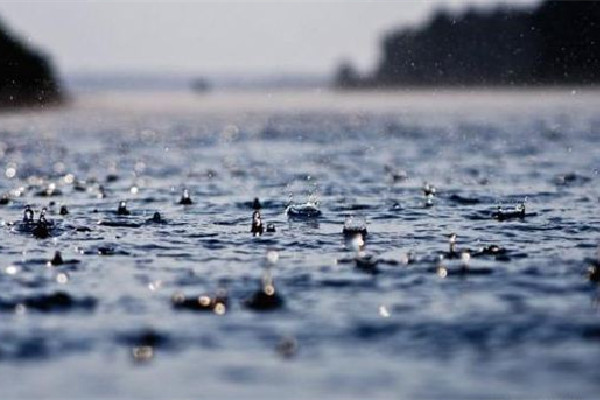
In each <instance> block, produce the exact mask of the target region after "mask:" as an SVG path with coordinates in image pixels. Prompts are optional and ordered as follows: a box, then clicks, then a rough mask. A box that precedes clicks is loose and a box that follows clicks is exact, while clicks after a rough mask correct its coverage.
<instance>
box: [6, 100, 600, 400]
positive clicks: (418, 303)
mask: <svg viewBox="0 0 600 400" xmlns="http://www.w3.org/2000/svg"><path fill="white" fill-rule="evenodd" d="M599 106H600V93H599V92H595V91H566V90H565V91H562V90H557V91H539V92H524V91H523V92H521V91H507V92H472V93H467V92H414V93H411V92H406V93H396V94H393V93H388V94H344V95H342V94H334V93H328V92H304V93H284V92H275V93H271V94H267V93H245V94H241V93H240V94H235V93H230V94H225V93H224V94H211V95H208V96H205V97H193V96H192V95H187V94H181V93H179V94H178V93H160V94H148V93H146V94H132V93H129V94H117V93H107V94H104V95H99V94H95V95H90V96H88V97H85V98H82V99H80V100H79V101H78V102H76V103H74V104H73V105H72V106H71V107H70V108H67V109H62V110H53V111H48V112H45V113H33V112H29V113H22V114H3V115H0V138H1V142H0V150H1V151H0V166H1V167H2V171H1V172H2V178H1V179H0V189H1V190H2V192H4V193H5V194H9V195H10V198H9V202H8V204H3V205H0V220H1V222H2V229H1V230H0V235H1V240H0V246H1V247H0V252H1V254H2V261H1V263H0V271H1V272H0V338H1V340H0V387H1V391H2V395H1V396H0V397H2V398H7V399H10V398H136V397H137V398H157V399H163V398H204V397H206V398H215V397H220V398H259V397H260V398H264V397H267V398H276V397H282V398H303V399H306V398H361V399H363V398H369V399H374V398H407V397H408V398H499V397H509V396H519V397H527V398H541V397H547V398H567V397H570V398H594V397H595V396H597V393H598V391H599V389H600V384H599V383H598V382H600V369H599V368H598V367H599V364H598V360H599V359H600V319H599V318H600V314H599V305H598V304H599V300H598V298H599V292H598V287H597V285H596V284H595V283H592V282H590V281H589V280H588V278H587V277H586V271H587V267H588V266H589V265H590V263H591V262H592V260H593V259H595V254H596V244H597V241H598V239H600V234H599V231H600V227H599V222H600V218H599V216H598V215H599V213H598V206H599V202H600V189H599V186H598V181H599V177H598V169H599V168H600V150H599V149H600V147H599V145H600V115H599V114H598V110H599V109H600V108H599ZM405 176H406V177H407V179H404V178H405ZM394 177H395V178H394ZM424 182H428V183H430V184H432V185H435V187H436V189H437V190H436V195H435V198H434V199H433V206H431V207H424V203H425V198H424V197H423V194H422V192H421V188H422V186H423V184H424ZM50 184H54V185H53V186H49V185H50ZM100 186H102V188H103V189H100ZM49 188H50V189H51V190H50V191H48V189H49ZM184 188H187V189H189V192H190V195H191V198H192V200H193V202H194V204H192V205H187V206H184V205H180V204H177V203H178V201H179V200H180V197H181V193H182V190H183V189H184ZM290 193H291V194H293V200H294V201H296V202H304V201H306V200H307V199H308V197H309V196H311V195H312V196H316V198H317V199H318V201H319V203H320V208H321V211H322V216H321V217H320V218H318V219H311V220H303V221H298V220H288V217H287V216H286V214H285V208H286V205H287V203H288V201H289V199H290ZM48 194H52V195H53V196H51V197H48V196H44V195H48ZM254 197H259V198H260V200H261V203H262V211H261V212H262V219H263V222H264V223H265V224H266V223H273V224H275V227H276V232H275V233H273V234H265V235H263V236H261V237H253V236H252V235H251V233H250V225H251V216H252V200H253V198H254ZM121 200H126V201H128V204H127V207H128V209H129V210H130V211H131V214H130V215H129V216H119V215H116V213H115V211H116V210H117V206H118V203H119V201H121ZM525 200H526V206H527V212H528V213H531V214H532V215H528V216H527V217H526V218H524V219H520V218H516V219H510V220H506V221H498V220H497V219H494V218H492V217H491V213H492V212H493V211H495V210H496V207H497V206H498V205H501V206H503V207H505V208H512V207H513V206H515V205H517V204H519V203H520V202H522V201H525ZM51 202H53V203H52V204H50V203H51ZM26 204H31V205H32V207H33V209H35V210H36V211H38V210H40V209H41V208H42V207H48V209H49V211H48V215H47V217H48V218H52V219H53V220H55V222H56V224H57V227H56V229H54V230H53V231H52V232H51V234H52V237H51V238H48V239H36V238H34V237H33V236H32V235H31V234H30V233H26V232H20V231H19V222H20V221H21V219H22V215H23V209H24V206H25V205H26ZM61 205H66V207H67V208H68V210H69V214H68V215H66V216H61V215H59V214H58V210H59V208H60V206H61ZM155 211H160V213H161V215H162V217H163V218H165V219H166V220H167V221H166V223H164V224H153V223H148V222H147V219H149V218H151V217H152V215H153V213H154V212H155ZM37 215H38V214H37V213H36V217H37ZM349 215H354V216H356V217H361V216H363V217H364V218H365V219H366V223H367V230H368V234H367V237H366V240H365V245H364V248H363V249H362V253H361V255H360V257H362V258H361V260H363V262H367V263H369V261H364V260H369V258H368V257H369V256H370V257H371V258H370V263H374V262H375V261H378V264H377V267H376V268H377V271H375V269H374V268H358V267H357V263H356V262H355V261H354V258H355V257H357V254H356V250H355V249H354V245H355V244H356V243H355V242H354V243H349V242H347V241H344V237H343V235H342V228H343V224H344V219H345V217H346V216H349ZM15 223H16V225H15ZM451 232H455V233H456V234H457V244H456V246H457V249H459V251H460V249H463V248H466V247H469V248H470V249H471V250H472V257H471V260H470V264H469V265H470V267H471V271H472V272H477V271H478V270H479V271H483V272H484V273H481V274H477V273H466V274H465V273H462V274H461V273H458V274H455V273H453V272H460V271H461V269H460V268H461V261H460V260H458V261H457V260H444V261H443V266H445V267H447V268H448V271H450V274H448V275H447V276H444V275H445V273H439V272H440V270H439V269H436V267H437V266H438V263H439V261H438V255H439V254H440V253H443V252H447V251H448V235H449V234H450V233H451ZM491 244H496V245H498V246H501V247H504V248H505V249H506V253H504V254H502V255H500V256H495V255H490V256H483V257H478V256H477V255H478V254H477V252H478V251H479V250H478V249H479V248H480V247H483V246H489V245H491ZM57 250H59V251H61V252H62V256H63V258H64V259H65V261H66V260H71V261H73V262H72V263H65V264H64V265H58V266H48V265H47V261H48V260H50V259H51V258H52V257H53V255H54V252H55V251H57ZM268 252H269V253H268ZM409 253H411V254H414V262H411V263H408V264H407V263H406V261H407V259H408V256H407V254H409ZM267 254H269V257H270V258H271V260H270V261H269V260H267ZM277 255H278V259H277V257H276V256H277ZM448 256H449V254H446V257H448ZM77 261H78V262H77ZM359 264H360V263H359ZM269 266H270V267H269ZM358 266H360V265H358ZM267 267H269V269H270V271H271V274H272V278H273V279H274V286H275V288H276V291H277V293H278V294H279V295H280V296H281V297H282V299H283V301H284V303H283V306H282V307H281V308H278V309H274V310H270V311H262V312H261V311H257V310H254V309H252V308H249V307H248V305H247V304H246V303H245V302H244V301H245V300H247V299H248V298H251V297H252V295H253V294H254V293H255V292H256V291H257V290H258V289H259V287H260V285H261V279H262V278H263V274H264V273H265V269H266V268H267ZM374 272H378V273H377V274H375V273H374ZM436 272H437V273H436ZM220 289H226V290H227V296H228V301H227V303H226V309H225V310H223V309H221V310H220V312H211V311H200V310H190V309H185V308H184V309H181V308H176V307H174V305H173V303H172V298H173V296H174V295H175V294H179V296H181V295H183V296H188V297H190V298H193V297H196V296H200V295H204V294H207V295H214V294H215V293H217V291H218V290H220ZM223 311H224V312H223Z"/></svg>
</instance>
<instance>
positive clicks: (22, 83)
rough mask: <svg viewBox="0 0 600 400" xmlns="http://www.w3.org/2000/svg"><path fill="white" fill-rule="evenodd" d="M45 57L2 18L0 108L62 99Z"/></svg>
mask: <svg viewBox="0 0 600 400" xmlns="http://www.w3.org/2000/svg"><path fill="white" fill-rule="evenodd" d="M62 98H63V96H62V95H61V92H60V89H59V84H58V81H57V79H56V77H55V75H54V72H53V70H52V67H51V65H50V63H49V61H48V59H47V58H46V57H44V56H43V55H41V54H39V53H37V52H35V51H34V50H32V49H30V48H28V47H26V46H25V45H23V44H22V43H21V42H20V41H18V40H17V39H16V38H15V37H14V36H13V35H11V34H10V32H9V31H8V30H7V29H6V28H5V26H4V25H3V24H2V21H0V107H2V108H6V107H22V106H31V105H44V104H49V103H57V102H60V101H61V100H62Z"/></svg>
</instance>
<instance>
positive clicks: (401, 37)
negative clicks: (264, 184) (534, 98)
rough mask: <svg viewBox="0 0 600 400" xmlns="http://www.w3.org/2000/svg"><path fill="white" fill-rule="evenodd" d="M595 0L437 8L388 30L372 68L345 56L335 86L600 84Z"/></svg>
mask: <svg viewBox="0 0 600 400" xmlns="http://www.w3.org/2000/svg"><path fill="white" fill-rule="evenodd" d="M599 67H600V2H593V1H555V0H548V1H545V2H543V3H541V4H540V5H538V6H537V7H535V8H532V9H512V8H508V7H506V6H504V7H500V8H497V9H494V10H488V11H476V10H472V9H471V10H468V11H466V12H464V13H463V14H460V15H453V14H450V13H448V12H445V11H437V12H436V13H435V14H434V15H433V16H432V18H431V19H430V20H429V21H428V23H427V24H426V25H425V26H423V27H420V28H417V29H402V30H399V31H395V32H392V33H390V34H388V35H386V36H385V37H384V39H383V41H382V56H381V60H380V62H379V64H378V67H377V69H376V71H374V72H373V73H372V74H371V75H370V76H366V77H361V76H359V75H358V74H357V73H356V72H355V71H354V69H353V68H352V66H351V65H350V64H348V63H344V64H342V65H341V66H340V67H339V69H338V73H337V75H336V85H337V86H338V87H377V86H381V87H389V86H407V85H484V86H487V85H536V84H539V85H557V84H594V83H596V84H597V83H600V68H599Z"/></svg>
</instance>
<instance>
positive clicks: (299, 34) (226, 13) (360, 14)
mask: <svg viewBox="0 0 600 400" xmlns="http://www.w3.org/2000/svg"><path fill="white" fill-rule="evenodd" d="M535 2H536V0H521V1H512V3H516V4H523V5H526V4H530V3H535ZM473 3H476V4H477V5H478V6H490V5H493V4H497V3H498V1H495V0H476V1H475V0H408V1H401V0H398V1H389V0H388V1H381V0H379V1H376V0H371V1H366V0H338V1H332V0H312V1H307V0H304V1H292V0H278V1H258V0H245V1H201V0H195V1H191V0H189V1H180V2H173V1H127V2H125V1H107V0H104V1H51V0H39V1H23V0H19V1H5V0H0V17H1V18H2V19H3V20H4V22H5V24H7V25H8V26H10V27H11V28H12V29H13V30H14V31H16V32H18V33H19V34H20V35H21V36H22V37H24V38H26V39H27V40H30V42H31V43H33V44H35V45H37V46H38V47H41V48H43V49H44V50H45V51H46V52H48V53H50V54H51V55H52V56H53V58H54V62H55V64H56V65H57V66H58V67H59V69H61V70H62V71H67V72H79V71H135V70H139V71H184V72H198V73H219V72H238V73H239V72H242V73H243V72H251V73H254V72H269V71H283V72H285V71H288V72H316V73H327V72H330V71H332V70H333V69H334V67H335V65H336V64H337V63H338V62H339V61H340V60H341V59H349V60H351V61H353V62H354V63H355V64H356V65H357V66H358V67H359V68H361V69H363V70H364V69H369V68H371V67H372V66H373V65H374V63H375V61H376V59H377V56H378V54H379V38H380V37H381V35H382V33H383V32H384V31H385V30H386V29H390V28H395V27H399V26H407V25H411V24H417V23H418V22H420V21H423V20H424V19H426V18H427V16H428V15H429V14H430V12H431V10H432V9H434V8H436V7H438V6H444V7H446V8H453V9H461V8H463V7H465V6H466V5H467V4H473ZM504 3H506V1H505V2H504Z"/></svg>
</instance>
